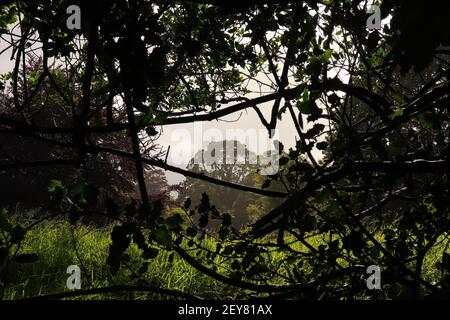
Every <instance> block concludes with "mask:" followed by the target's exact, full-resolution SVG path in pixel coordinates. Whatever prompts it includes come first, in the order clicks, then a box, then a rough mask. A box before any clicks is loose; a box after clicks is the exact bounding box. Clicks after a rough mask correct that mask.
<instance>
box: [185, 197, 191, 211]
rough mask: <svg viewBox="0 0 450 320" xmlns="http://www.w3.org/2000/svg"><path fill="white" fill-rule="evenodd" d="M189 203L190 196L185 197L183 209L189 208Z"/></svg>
mask: <svg viewBox="0 0 450 320" xmlns="http://www.w3.org/2000/svg"><path fill="white" fill-rule="evenodd" d="M191 203H192V201H191V198H187V199H186V201H184V205H183V208H184V209H185V210H187V209H189V208H190V206H191Z"/></svg>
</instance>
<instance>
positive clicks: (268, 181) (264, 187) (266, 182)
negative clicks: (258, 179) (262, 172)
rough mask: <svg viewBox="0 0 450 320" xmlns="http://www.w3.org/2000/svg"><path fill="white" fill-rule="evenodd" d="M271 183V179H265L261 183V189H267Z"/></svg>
mask: <svg viewBox="0 0 450 320" xmlns="http://www.w3.org/2000/svg"><path fill="white" fill-rule="evenodd" d="M271 183H272V179H266V180H265V181H264V183H263V184H262V186H261V189H267V188H268V187H269V186H270V184H271Z"/></svg>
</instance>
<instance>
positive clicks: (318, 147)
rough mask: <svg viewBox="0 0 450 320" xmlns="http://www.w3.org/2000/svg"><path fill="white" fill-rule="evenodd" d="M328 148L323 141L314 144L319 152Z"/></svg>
mask: <svg viewBox="0 0 450 320" xmlns="http://www.w3.org/2000/svg"><path fill="white" fill-rule="evenodd" d="M327 147H328V143H327V142H325V141H322V142H319V143H318V144H316V148H317V149H319V150H325V149H326V148H327Z"/></svg>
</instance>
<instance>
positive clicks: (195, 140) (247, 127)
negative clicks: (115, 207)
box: [0, 38, 321, 184]
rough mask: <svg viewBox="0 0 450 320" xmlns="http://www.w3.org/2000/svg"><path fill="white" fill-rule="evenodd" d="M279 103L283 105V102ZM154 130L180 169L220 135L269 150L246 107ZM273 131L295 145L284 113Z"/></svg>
mask: <svg viewBox="0 0 450 320" xmlns="http://www.w3.org/2000/svg"><path fill="white" fill-rule="evenodd" d="M7 46H8V43H7V42H6V41H5V40H4V39H1V38H0V52H2V51H3V50H4V49H5V48H7ZM11 52H12V51H11V50H6V51H4V52H3V53H2V54H0V74H3V73H6V72H9V71H12V69H13V67H14V60H11ZM256 78H257V79H258V80H260V81H264V82H267V78H265V77H263V76H261V75H258V76H257V77H256ZM248 89H249V90H250V91H252V92H256V91H258V90H259V87H258V86H257V84H256V82H250V83H249V87H248ZM256 96H258V94H255V93H251V94H249V95H247V98H252V97H253V98H254V97H256ZM231 105H233V103H230V104H227V105H226V106H225V107H228V106H231ZM272 105H273V101H272V102H268V103H263V104H260V105H259V107H260V110H261V112H262V114H263V115H264V116H265V118H266V119H267V120H268V121H269V120H270V112H271V109H272ZM281 105H283V102H282V104H281ZM304 123H306V121H304ZM158 130H159V131H160V132H161V135H160V137H159V138H158V140H157V141H156V142H157V143H158V144H159V145H160V146H161V147H162V148H163V150H167V149H168V147H169V146H170V152H169V155H168V157H167V162H168V163H169V164H171V165H174V166H177V167H181V168H185V167H186V165H187V163H188V162H189V160H190V159H191V158H192V157H194V155H195V153H196V152H197V151H198V150H200V149H202V148H206V146H207V144H208V143H209V142H210V141H220V140H222V139H221V138H227V140H230V139H231V138H234V139H236V140H238V141H240V142H241V143H243V144H246V145H247V147H248V148H249V149H250V150H251V151H253V152H255V153H256V154H262V153H264V152H266V151H268V150H270V149H273V140H270V139H269V137H268V132H267V129H266V128H265V127H264V126H263V125H262V123H261V121H260V119H259V117H258V115H257V114H256V112H255V111H254V110H253V108H248V109H246V110H243V111H241V112H239V113H234V114H231V115H228V116H226V117H223V118H221V119H218V120H213V121H206V122H197V123H195V124H193V123H190V124H178V125H166V126H164V127H162V128H158ZM277 130H278V132H277V135H278V136H275V138H277V139H278V140H279V141H281V142H282V143H283V145H284V147H285V149H286V150H287V149H289V148H290V147H293V146H295V144H296V140H297V139H298V136H297V132H296V130H295V127H294V124H293V122H292V119H291V117H290V115H289V113H288V112H286V113H285V114H284V116H283V118H282V120H281V121H279V122H278V126H277ZM255 137H256V140H255ZM313 154H314V156H315V157H320V156H321V153H320V152H319V151H317V150H314V151H313ZM166 176H167V179H168V182H169V183H170V184H175V183H179V182H181V181H182V180H183V179H184V177H183V176H182V175H180V174H177V173H172V172H166Z"/></svg>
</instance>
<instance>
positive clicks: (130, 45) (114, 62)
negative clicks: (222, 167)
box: [0, 0, 450, 299]
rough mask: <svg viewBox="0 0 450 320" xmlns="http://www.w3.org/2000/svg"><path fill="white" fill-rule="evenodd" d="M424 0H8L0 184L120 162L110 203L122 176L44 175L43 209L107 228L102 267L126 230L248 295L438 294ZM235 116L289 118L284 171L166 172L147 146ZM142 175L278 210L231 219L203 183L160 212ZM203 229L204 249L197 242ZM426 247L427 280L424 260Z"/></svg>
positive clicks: (436, 190)
mask: <svg viewBox="0 0 450 320" xmlns="http://www.w3.org/2000/svg"><path fill="white" fill-rule="evenodd" d="M431 3H434V2H433V1H431V2H411V1H405V0H383V1H375V4H377V5H379V8H380V13H381V18H382V19H383V23H382V27H381V28H380V29H375V30H369V28H368V27H367V19H368V18H369V16H370V15H371V13H368V12H369V7H370V5H371V4H372V3H369V2H368V1H359V0H346V1H340V0H321V1H319V0H306V1H289V0H283V1H254V0H245V1H244V0H240V1H221V0H204V1H203V0H155V1H148V0H114V1H113V0H104V1H100V0H92V1H89V2H85V1H77V0H73V1H66V0H52V1H45V2H35V1H3V2H2V4H1V5H0V8H1V9H0V33H1V35H2V39H3V41H8V47H9V48H10V49H12V60H13V62H14V67H13V70H12V72H10V73H9V74H7V75H5V76H4V77H3V80H4V82H3V85H2V86H3V87H4V90H3V93H2V95H1V100H0V143H1V149H0V151H1V152H0V179H1V180H0V185H2V182H3V181H5V180H3V179H9V180H8V181H13V182H10V183H15V182H14V181H18V180H17V179H19V178H18V177H19V176H20V174H22V173H21V171H20V170H22V171H23V170H30V171H31V170H38V171H37V172H39V170H42V167H50V168H52V170H56V169H55V168H60V167H67V168H74V169H76V170H84V169H83V168H86V167H89V163H90V161H94V162H95V167H94V168H95V169H94V170H95V171H96V172H97V173H98V174H102V173H108V172H110V173H111V172H114V169H116V170H117V166H121V167H122V168H123V165H122V164H121V163H122V162H126V163H127V166H128V169H126V176H120V175H118V176H115V179H119V180H120V179H125V182H126V183H130V182H131V181H135V182H136V186H137V189H138V190H139V192H138V194H135V195H134V198H135V201H134V202H132V203H123V202H122V201H120V200H119V199H114V198H111V197H110V196H109V197H108V191H107V190H106V191H105V190H104V189H105V185H104V184H106V183H108V184H112V185H113V186H114V185H116V186H117V187H118V188H119V189H118V190H120V183H121V182H120V181H117V180H114V179H111V180H105V179H98V180H95V179H90V178H92V177H89V175H87V176H86V175H85V176H84V179H85V180H84V181H85V182H84V183H81V184H78V185H76V186H75V187H73V186H70V185H66V184H65V183H62V182H60V181H53V183H52V184H51V185H50V187H49V188H48V191H49V193H50V200H51V201H50V204H49V205H48V210H50V211H54V212H56V213H59V214H61V215H64V214H65V215H67V216H69V218H70V220H71V221H72V222H73V223H76V222H77V221H78V219H79V218H80V217H83V216H86V215H100V216H107V217H108V219H110V220H111V221H114V223H115V226H114V229H113V231H112V233H111V239H112V244H111V247H110V251H109V256H108V260H107V263H108V264H109V265H110V266H111V270H112V272H117V270H118V269H119V268H120V266H121V261H122V259H123V258H124V255H123V253H124V251H125V250H126V248H127V247H128V246H129V245H130V243H131V242H134V243H135V244H136V245H137V246H138V247H139V248H140V249H141V250H142V255H143V257H144V258H145V259H151V258H152V257H154V256H155V255H156V254H157V252H158V250H168V251H171V252H174V254H177V255H178V256H180V257H181V258H182V259H184V260H185V261H186V262H187V263H189V264H190V265H192V266H193V267H194V268H196V269H197V270H199V271H201V272H202V273H204V274H206V275H208V276H210V277H212V278H214V279H217V280H219V281H222V282H224V283H226V284H229V285H232V286H236V287H238V288H241V289H243V290H246V292H251V293H252V294H257V295H260V296H273V297H280V298H304V299H305V298H307V299H331V298H333V299H336V298H337V299H353V298H362V297H373V298H382V299H388V298H393V299H399V298H433V297H449V295H450V287H449V284H450V281H449V280H450V278H449V276H450V255H449V252H448V250H447V247H448V244H449V243H450V242H449V241H450V240H449V238H448V236H449V231H450V211H449V210H450V209H449V208H450V206H449V201H450V200H449V199H450V197H449V192H450V190H449V187H450V185H449V176H448V174H449V171H450V158H449V157H450V147H449V140H450V127H449V124H450V122H449V121H450V119H449V102H450V101H449V99H450V97H449V95H448V93H449V92H450V91H449V87H450V83H449V81H448V80H449V77H450V66H449V54H450V50H449V49H448V48H449V46H450V28H449V27H450V26H449V24H450V19H449V17H448V12H446V10H440V9H439V6H438V5H436V6H433V5H431ZM70 5H78V6H79V7H80V9H81V20H80V21H81V28H80V29H73V30H70V29H68V27H67V19H68V17H69V14H68V13H67V12H66V9H67V7H69V6H70ZM421 21H423V23H421ZM4 52H5V51H2V55H3V54H4ZM29 59H32V61H33V65H32V67H33V68H32V69H30V68H31V67H30V66H29V65H28V66H27V61H28V60H29ZM251 84H253V85H256V86H257V87H258V88H259V91H257V92H252V90H253V89H251V88H253V87H254V86H251ZM266 109H268V110H266ZM57 110H59V111H57ZM243 110H249V111H253V112H256V114H257V115H258V117H259V119H260V121H261V124H262V125H263V126H264V127H265V128H266V129H267V131H268V135H270V134H271V130H273V129H277V128H278V127H279V126H280V121H281V120H280V119H283V121H292V123H293V124H294V127H295V130H296V135H297V144H296V145H295V146H292V147H290V148H284V147H283V145H281V146H282V148H281V149H280V150H279V164H280V170H279V172H278V173H277V174H274V175H271V176H267V177H266V178H267V179H266V180H265V181H264V182H263V183H262V184H261V185H255V184H253V185H252V184H250V183H249V182H248V181H246V179H236V180H233V181H230V180H227V179H225V178H224V177H222V176H220V175H209V173H211V172H208V171H205V172H199V171H198V170H193V168H192V167H188V168H187V169H184V168H179V167H175V166H172V165H170V164H168V163H167V161H166V154H165V152H164V151H163V150H161V149H160V148H159V147H158V145H157V143H158V140H157V138H158V135H159V133H160V131H161V130H162V129H163V128H164V127H165V126H168V125H173V124H188V123H193V122H204V121H212V120H216V119H220V118H223V117H224V116H227V115H230V114H235V113H238V112H240V111H243ZM267 115H269V116H267ZM11 137H12V138H11ZM9 139H14V141H28V143H29V141H34V143H36V144H35V148H31V147H29V146H28V145H27V144H23V145H18V144H15V143H14V144H13V145H12V146H11V145H10V144H8V143H9V142H10V141H13V140H9ZM281 142H282V141H281ZM37 146H39V148H37ZM11 148H12V149H11ZM36 149H39V150H36ZM11 150H13V152H11ZM317 150H320V151H322V153H323V156H322V157H318V156H317V154H318V152H317ZM19 154H22V156H19ZM103 160H104V161H103ZM111 166H112V168H111ZM149 168H160V169H163V170H168V171H173V172H176V173H181V174H184V175H185V176H186V177H189V178H190V179H198V180H201V181H202V182H203V183H209V184H213V185H217V186H221V187H223V188H229V189H232V190H237V191H238V192H239V193H240V194H247V193H248V194H252V195H258V196H264V197H269V198H273V199H276V203H277V204H278V203H279V205H276V206H274V207H272V208H268V207H265V208H266V209H267V210H268V212H264V213H262V214H261V216H260V217H259V218H258V219H257V221H255V222H254V223H251V224H250V225H249V226H247V227H246V228H242V229H237V228H235V227H234V226H233V224H232V221H231V220H232V217H231V215H230V214H229V212H226V211H224V210H222V208H221V207H220V206H217V205H216V204H215V203H214V201H213V198H212V197H209V196H208V192H203V191H201V190H197V191H198V193H197V197H196V198H195V201H192V200H191V199H187V200H186V201H185V202H184V204H183V206H182V208H181V210H178V211H169V212H167V210H166V209H167V208H166V207H165V205H164V203H163V201H161V199H154V198H153V197H151V196H150V192H149V179H148V178H146V175H147V172H148V170H149ZM18 170H19V171H18ZM58 170H59V169H58ZM41 172H42V171H41ZM130 174H132V176H133V177H130V176H129V175H130ZM255 174H256V171H255ZM81 176H82V175H81ZM66 178H69V176H66ZM69 179H70V178H69ZM150 180H151V179H150ZM125 182H123V183H125ZM272 183H274V184H277V188H276V189H273V188H270V185H271V184H272ZM278 186H282V189H280V188H278ZM108 187H110V186H108ZM39 188H43V186H39ZM102 188H103V190H102ZM280 190H281V191H280ZM41 191H42V190H41ZM44 191H46V190H44ZM1 192H2V193H3V192H4V191H3V190H2V191H1ZM24 196H30V195H29V194H24ZM0 197H3V195H0ZM266 199H267V198H266ZM278 201H279V202H278ZM274 203H275V200H274ZM238 210H242V209H238ZM236 214H237V213H236ZM194 215H196V216H198V217H199V219H197V220H193V219H192V216H194ZM123 217H126V219H125V218H123ZM210 220H215V221H217V222H218V223H219V224H220V227H219V230H216V231H214V232H211V231H210V230H208V229H207V228H206V227H207V225H208V222H209V221H210ZM0 228H2V229H4V230H5V232H10V233H12V232H13V231H12V230H13V229H11V228H8V227H5V226H4V225H1V224H0ZM16 231H17V230H16ZM208 236H210V237H212V238H214V239H215V244H216V245H215V248H213V249H211V248H206V247H204V246H203V245H202V240H203V239H204V238H205V237H208ZM8 239H9V241H11V242H14V241H16V239H15V238H14V237H11V238H8ZM313 239H320V241H321V243H322V244H320V245H318V246H316V245H314V244H312V240H313ZM0 245H1V243H0ZM8 248H9V247H8ZM442 248H444V249H442ZM192 250H194V251H198V252H201V253H202V254H193V253H192ZM436 250H438V251H439V252H438V254H439V256H440V260H439V262H438V263H437V265H436V266H435V267H436V270H438V271H439V272H437V273H439V275H438V276H437V277H438V280H436V281H433V282H431V281H430V280H429V279H427V278H426V277H425V276H424V273H423V265H424V262H425V261H426V259H427V256H428V255H429V254H430V252H435V251H436ZM275 255H277V257H279V258H280V257H281V258H280V259H279V260H277V262H274V260H273V257H274V256H275ZM4 256H6V255H4ZM216 257H222V258H223V261H227V263H228V262H230V261H231V262H230V264H229V265H230V267H229V268H224V267H223V266H221V265H217V264H216V262H214V261H215V260H214V259H215V258H216ZM1 259H6V258H3V256H0V262H1ZM370 265H377V266H379V267H380V268H381V270H382V281H383V288H382V290H372V291H371V290H368V289H367V287H366V276H367V274H366V267H367V266H370ZM0 271H1V269H0Z"/></svg>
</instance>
